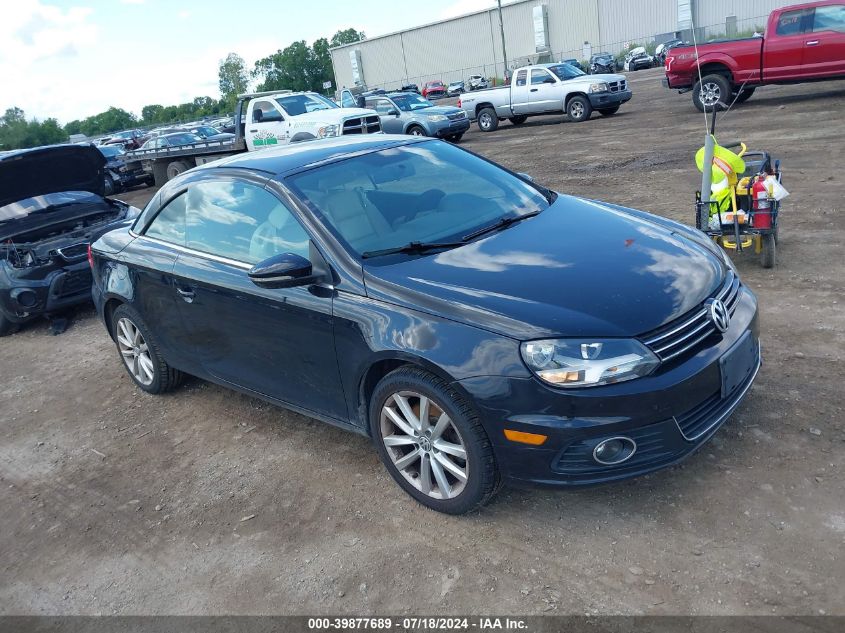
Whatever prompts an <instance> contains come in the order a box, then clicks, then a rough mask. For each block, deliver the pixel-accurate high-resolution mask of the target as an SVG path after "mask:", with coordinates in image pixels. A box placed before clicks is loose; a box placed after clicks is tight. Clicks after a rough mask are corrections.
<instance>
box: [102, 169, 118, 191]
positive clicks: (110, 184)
mask: <svg viewBox="0 0 845 633" xmlns="http://www.w3.org/2000/svg"><path fill="white" fill-rule="evenodd" d="M115 191H117V188H116V187H115V184H114V178H112V177H111V175H110V174H106V176H105V182H104V183H103V193H105V195H107V196H111V195H114V193H115Z"/></svg>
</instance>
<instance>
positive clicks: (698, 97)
mask: <svg viewBox="0 0 845 633" xmlns="http://www.w3.org/2000/svg"><path fill="white" fill-rule="evenodd" d="M730 97H731V82H730V80H729V79H728V78H727V77H725V76H724V75H706V76H705V77H704V78H702V80H701V81H699V82H698V83H697V84H695V88H693V89H692V102H693V105H695V107H696V108H698V111H699V112H704V111H705V110H706V111H707V112H712V111H713V108H714V107H715V106H716V104H717V103H719V102H722V103H730V101H729V99H730Z"/></svg>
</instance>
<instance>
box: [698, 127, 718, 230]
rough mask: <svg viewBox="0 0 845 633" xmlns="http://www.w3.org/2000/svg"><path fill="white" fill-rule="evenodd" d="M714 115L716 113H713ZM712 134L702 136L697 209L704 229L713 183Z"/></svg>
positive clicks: (708, 218)
mask: <svg viewBox="0 0 845 633" xmlns="http://www.w3.org/2000/svg"><path fill="white" fill-rule="evenodd" d="M713 116H714V117H715V116H716V113H715V112H714V113H713ZM714 145H715V142H714V141H713V135H712V134H710V133H709V131H708V134H707V136H705V137H704V165H703V168H702V170H701V210H700V211H699V216H698V219H699V222H700V224H699V226H700V227H701V230H703V231H706V230H707V226H708V223H709V221H710V185H712V184H713V146H714Z"/></svg>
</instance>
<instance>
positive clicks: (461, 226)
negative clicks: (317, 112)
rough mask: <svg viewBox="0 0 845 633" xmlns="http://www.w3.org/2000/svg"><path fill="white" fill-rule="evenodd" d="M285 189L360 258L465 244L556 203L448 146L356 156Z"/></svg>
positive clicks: (307, 175) (414, 146)
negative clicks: (419, 246) (412, 246)
mask: <svg viewBox="0 0 845 633" xmlns="http://www.w3.org/2000/svg"><path fill="white" fill-rule="evenodd" d="M286 182H288V183H289V184H290V186H291V187H292V188H293V189H294V190H295V191H296V192H297V193H298V194H299V195H300V196H301V197H302V198H303V199H305V200H306V201H307V202H308V203H309V206H310V207H311V208H312V210H313V211H314V212H315V214H316V215H317V217H319V218H320V219H321V220H322V221H323V222H324V223H325V224H326V225H327V226H328V227H329V228H330V229H331V230H332V231H333V232H334V233H335V235H337V236H338V237H339V238H340V240H341V241H342V242H343V243H345V244H346V245H347V246H348V248H349V250H350V251H351V252H352V253H353V254H356V255H358V256H359V257H360V256H361V255H362V254H364V253H368V252H370V253H371V252H374V251H379V250H384V249H392V248H395V247H401V246H403V245H405V244H408V243H410V242H425V243H432V242H437V243H440V242H454V241H455V240H461V239H462V238H464V237H465V236H467V235H469V234H471V233H473V232H475V231H477V230H478V229H480V228H484V227H488V226H491V225H493V224H495V223H497V222H498V221H500V220H502V219H505V218H517V217H520V216H523V215H526V214H535V213H539V212H541V211H542V210H544V209H546V208H547V207H548V206H549V199H553V196H554V194H552V193H551V192H545V190H543V189H542V188H540V187H536V186H534V185H532V184H529V183H528V182H526V181H524V180H522V179H521V178H519V177H517V176H515V175H513V174H511V173H509V172H507V171H505V170H504V169H502V168H501V167H498V166H496V165H494V164H492V163H489V162H487V161H486V160H484V159H482V158H480V157H478V156H476V155H474V154H471V153H469V152H466V151H464V150H462V149H460V148H457V147H455V146H453V145H451V144H449V143H444V142H441V141H427V142H422V143H413V144H409V145H402V146H399V147H392V148H387V149H382V150H378V151H375V152H370V153H368V154H363V155H359V156H354V157H352V158H348V159H345V160H342V161H338V162H335V163H330V164H328V165H324V166H321V167H316V168H314V169H310V170H308V171H305V172H302V173H299V174H295V175H293V176H290V177H288V178H287V181H286ZM544 192H545V193H544ZM547 194H548V196H549V198H548V199H547V197H546V195H547ZM409 256H412V255H408V254H405V255H397V257H409ZM367 261H368V262H369V263H373V264H376V265H378V264H381V263H388V262H390V261H392V259H391V258H378V259H372V260H367Z"/></svg>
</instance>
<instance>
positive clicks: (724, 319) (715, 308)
mask: <svg viewBox="0 0 845 633" xmlns="http://www.w3.org/2000/svg"><path fill="white" fill-rule="evenodd" d="M707 307H708V308H709V310H710V320H711V321H713V325H715V326H716V329H717V330H719V331H720V332H727V331H728V328H729V327H730V325H731V314H730V312H728V308H727V306H725V304H724V303H722V301H721V300H720V299H710V300H709V301H708V302H707Z"/></svg>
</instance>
